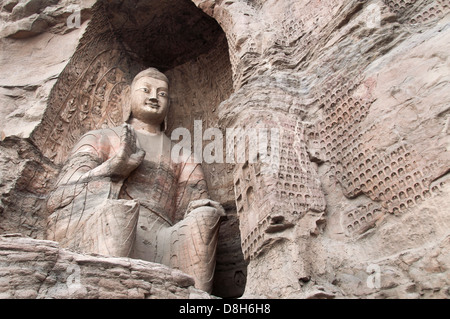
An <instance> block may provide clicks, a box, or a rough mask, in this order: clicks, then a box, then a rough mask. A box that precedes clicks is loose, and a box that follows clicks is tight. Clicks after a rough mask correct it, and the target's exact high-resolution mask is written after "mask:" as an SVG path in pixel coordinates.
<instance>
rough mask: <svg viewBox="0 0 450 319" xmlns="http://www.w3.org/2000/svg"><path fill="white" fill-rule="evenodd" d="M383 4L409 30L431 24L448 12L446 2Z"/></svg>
mask: <svg viewBox="0 0 450 319" xmlns="http://www.w3.org/2000/svg"><path fill="white" fill-rule="evenodd" d="M383 2H384V3H385V4H386V5H387V6H388V7H389V10H390V11H391V12H393V13H395V14H397V15H398V17H399V19H400V20H401V21H403V23H404V25H405V26H406V27H408V28H410V29H418V28H420V27H422V26H423V25H425V24H429V23H433V22H435V21H437V20H439V19H441V18H442V17H444V16H445V15H446V14H447V13H448V12H449V11H450V2H449V1H448V0H384V1H383Z"/></svg>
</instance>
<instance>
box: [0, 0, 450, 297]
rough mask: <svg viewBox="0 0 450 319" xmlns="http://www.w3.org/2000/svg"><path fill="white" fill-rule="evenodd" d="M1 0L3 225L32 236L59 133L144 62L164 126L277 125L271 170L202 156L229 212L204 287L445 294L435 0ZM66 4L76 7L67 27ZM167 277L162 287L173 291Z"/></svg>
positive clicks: (444, 174) (62, 140) (54, 166)
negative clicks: (161, 92) (163, 110)
mask: <svg viewBox="0 0 450 319" xmlns="http://www.w3.org/2000/svg"><path fill="white" fill-rule="evenodd" d="M75 6H76V7H75ZM1 8H2V10H1V16H0V26H1V30H0V36H1V42H0V45H1V51H0V52H1V54H0V68H1V70H2V72H1V74H0V115H1V116H0V131H1V136H2V142H1V145H0V148H1V150H2V151H1V154H0V163H1V167H0V172H1V174H2V175H1V177H0V197H1V203H0V230H1V232H2V233H4V234H5V233H16V232H20V233H22V234H23V235H26V236H30V237H32V238H35V239H36V240H41V239H44V233H45V218H46V215H45V214H46V213H45V197H46V194H47V193H48V190H49V189H50V187H51V185H52V183H53V182H54V178H55V176H56V175H57V172H58V169H59V165H60V164H61V163H62V162H63V161H64V159H65V156H66V155H67V152H68V150H69V149H70V147H71V146H72V145H73V143H74V141H75V140H76V139H77V138H79V136H81V134H83V133H84V132H86V131H88V130H90V129H92V128H96V127H102V126H111V125H116V124H117V123H119V122H120V121H122V120H123V113H124V112H125V110H123V109H122V98H123V96H124V92H126V89H127V85H128V82H129V80H130V79H131V77H132V76H133V75H134V74H135V73H136V72H137V71H138V70H139V69H141V68H142V67H145V66H154V67H157V68H160V69H162V70H163V71H165V72H166V74H167V75H168V77H169V79H170V81H171V83H173V91H174V92H176V95H175V96H174V98H173V101H172V113H171V114H172V115H171V118H170V119H169V132H171V131H172V130H173V129H175V128H177V127H180V126H182V127H186V128H189V129H190V130H191V132H193V121H194V120H200V121H202V125H203V129H206V128H209V127H219V128H220V129H221V130H222V131H223V132H224V131H225V129H227V128H240V127H242V128H251V127H259V126H261V125H262V126H265V127H277V128H278V129H279V130H280V132H281V136H280V155H281V161H280V168H279V172H278V173H277V174H275V175H271V176H261V175H258V173H254V172H256V168H255V167H253V166H252V165H250V166H249V167H250V170H248V168H246V167H245V165H232V164H227V163H214V164H210V165H205V171H206V173H207V179H208V186H209V187H210V189H211V193H212V194H213V199H214V200H217V201H219V202H221V203H222V204H223V205H224V206H225V208H226V209H227V214H228V215H229V218H228V221H227V222H226V223H225V224H224V225H223V227H222V230H221V236H222V237H221V238H222V241H220V238H219V252H218V264H217V270H216V279H215V283H216V286H215V290H214V292H213V293H215V294H217V295H220V296H224V297H236V296H240V295H242V293H244V285H243V283H244V282H245V281H246V284H245V293H244V297H246V296H264V297H270V298H286V297H298V298H309V297H310V298H314V297H316V298H319V297H323V298H332V297H337V298H340V297H341V298H342V297H344V298H345V297H354V298H373V297H375V298H385V297H394V298H448V297H449V295H450V291H449V279H448V274H449V270H448V268H449V265H450V256H449V253H448V252H449V231H448V230H449V226H450V216H449V210H448V208H447V207H446V204H447V203H448V202H449V200H450V198H449V187H450V186H449V180H448V179H449V175H448V171H449V163H450V161H449V160H450V155H449V154H450V153H449V151H450V150H449V145H450V138H449V132H450V129H449V125H450V124H449V123H450V115H449V104H450V93H449V92H450V91H449V89H448V88H449V84H448V81H449V74H450V62H449V57H448V52H450V20H449V12H450V9H449V3H448V1H444V0H436V1H426V0H420V1H403V0H402V1H400V0H398V1H397V0H384V1H381V0H373V1H357V0H340V1H331V0H330V1H328V0H327V1H318V0H317V1H315V0H312V1H294V0H283V1H242V0H236V1H219V0H217V1H214V0H206V1H201V0H198V1H197V0H194V1H188V0H186V1H182V0H171V1H164V2H158V1H108V2H106V1H78V2H77V1H75V0H72V1H48V2H43V1H31V0H29V1H2V2H1ZM76 10H79V12H80V13H81V14H80V17H81V20H80V22H81V23H80V25H79V27H69V26H68V25H67V21H66V19H67V18H68V17H69V16H70V15H71V14H73V13H74V12H75V11H76ZM107 114H110V116H107ZM283 151H285V152H283ZM251 172H253V173H251ZM250 173H251V174H250ZM249 174H250V175H249ZM244 177H249V178H244ZM238 225H239V227H240V230H238ZM266 225H269V226H266ZM264 227H266V228H264ZM274 229H275V230H276V231H274ZM5 240H6V239H5ZM7 240H8V242H11V243H12V242H15V241H17V242H18V243H19V242H20V243H23V242H24V241H26V243H27V245H29V246H27V247H31V248H27V249H29V250H31V251H32V250H33V249H34V248H32V247H37V246H38V245H39V244H38V242H36V243H35V244H33V240H32V239H26V240H25V239H18V238H15V237H12V238H8V239H7ZM46 245H47V244H46ZM48 245H50V246H51V247H53V248H52V249H57V248H56V246H55V245H56V244H54V243H53V244H48ZM241 248H242V251H241ZM5 249H7V248H2V250H1V253H2V256H6V257H4V259H3V260H4V261H3V263H5V262H6V264H5V265H6V266H3V265H4V264H3V263H2V267H3V268H2V269H3V271H6V272H8V271H9V270H8V269H9V268H11V267H15V266H14V265H15V263H14V261H13V259H11V260H9V257H8V256H10V254H6V253H5V254H3V252H4V251H5ZM36 249H37V248H36ZM35 253H38V251H36V252H35ZM65 254H70V252H65ZM39 256H40V255H39ZM39 256H37V257H36V258H37V259H35V260H40V258H41V257H39ZM11 258H12V257H11ZM24 258H28V257H24ZM33 258H34V257H33ZM77 258H78V257H77ZM79 258H81V257H79ZM84 258H88V257H84ZM89 258H90V257H89ZM244 258H245V260H244ZM43 259H44V260H45V258H44V257H43ZM8 260H9V261H8ZM110 262H111V263H114V262H115V261H114V260H113V259H111V260H110ZM127 262H128V261H127ZM247 264H248V266H247ZM92 267H94V268H95V267H96V266H92ZM127 267H128V266H127ZM145 267H147V265H146V266H145ZM148 267H150V266H148ZM151 268H152V267H150V268H149V269H151ZM11 269H12V268H11ZM11 271H12V270H11ZM149 271H150V270H149ZM12 273H13V272H11V274H12ZM2 278H3V276H2ZM11 278H12V277H11ZM43 278H44V277H43ZM45 278H46V277H45ZM83 280H84V279H83V277H82V279H81V281H82V282H83ZM36 282H39V280H37V281H36ZM40 282H41V283H42V282H46V285H47V286H45V285H44V286H43V287H47V288H45V289H46V290H45V292H44V290H43V289H40V290H39V289H38V290H36V289H35V288H30V292H29V293H24V294H23V295H21V292H20V291H21V289H22V288H20V289H18V288H11V287H16V286H14V285H13V286H11V285H9V284H8V285H7V284H3V285H0V287H1V289H2V291H4V292H3V293H5V294H8V296H11V297H20V296H26V297H52V294H55V296H67V294H66V293H67V292H54V291H53V290H51V287H50V284H48V281H47V280H45V279H44V280H41V281H40ZM17 285H22V286H21V287H25V288H26V286H27V285H31V286H32V285H33V284H31V283H23V284H20V283H17ZM31 286H30V287H31ZM94 286H95V284H92V286H90V287H91V288H92V289H93V290H95V289H97V288H94ZM175 286H176V284H175ZM5 287H7V288H5ZM17 287H19V286H17ZM33 287H34V286H33ZM130 287H131V286H130ZM25 288H24V289H25ZM14 289H16V290H17V291H18V293H17V295H15V293H14V291H12V290H14ZM126 289H132V288H126ZM174 289H175V288H174ZM177 289H178V288H177ZM177 289H175V290H176V292H173V293H168V292H167V291H165V292H164V293H163V292H161V295H160V296H163V297H175V296H188V294H187V292H186V291H185V290H186V289H184V288H180V289H179V290H177ZM183 289H184V290H183ZM31 291H34V292H33V293H32V292H31ZM96 291H98V290H96ZM144 295H145V294H144ZM5 296H6V295H5ZM92 296H93V295H89V294H85V295H80V297H92ZM95 296H97V297H98V296H100V297H102V296H106V295H99V294H97V295H95ZM122 296H123V297H127V296H131V294H128V293H124V294H123V295H122ZM139 296H142V295H139Z"/></svg>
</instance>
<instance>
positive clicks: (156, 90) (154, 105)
mask: <svg viewBox="0 0 450 319" xmlns="http://www.w3.org/2000/svg"><path fill="white" fill-rule="evenodd" d="M130 90H131V91H130V94H131V99H130V108H131V117H132V118H135V119H137V120H139V121H141V122H144V123H146V124H153V125H157V124H162V123H163V122H164V119H165V118H166V116H167V112H168V110H169V80H168V79H167V77H166V76H165V75H164V74H163V73H161V72H159V71H158V70H157V69H155V68H149V69H146V70H144V71H141V72H140V73H138V74H137V75H136V76H135V77H134V79H133V82H132V83H131V87H130Z"/></svg>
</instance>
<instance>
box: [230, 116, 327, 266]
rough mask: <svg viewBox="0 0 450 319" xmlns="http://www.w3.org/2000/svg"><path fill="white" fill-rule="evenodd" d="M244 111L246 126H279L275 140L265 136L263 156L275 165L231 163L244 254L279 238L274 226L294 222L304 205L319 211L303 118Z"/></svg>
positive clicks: (320, 200)
mask: <svg viewBox="0 0 450 319" xmlns="http://www.w3.org/2000/svg"><path fill="white" fill-rule="evenodd" d="M250 113H252V114H251V115H248V114H247V116H246V117H245V121H246V125H248V126H249V127H258V126H261V125H263V126H265V127H270V128H278V129H279V137H278V141H277V143H274V144H272V140H270V141H269V143H268V145H267V156H268V157H269V158H271V160H272V161H274V160H275V161H276V162H278V163H279V165H278V166H277V167H275V168H274V167H273V166H272V167H271V164H268V163H261V162H256V163H248V162H246V163H244V164H238V165H236V167H235V172H234V190H235V197H236V206H237V212H238V217H239V223H240V230H241V246H242V251H243V253H244V257H245V259H247V260H248V259H249V258H253V257H255V256H257V255H258V254H259V253H261V252H262V251H263V249H264V247H265V244H266V243H267V242H269V241H274V240H278V239H280V238H282V237H283V234H282V233H280V232H282V231H283V230H285V229H287V228H290V227H293V226H294V225H296V224H297V223H298V222H299V221H300V219H302V218H303V216H305V214H306V213H307V212H308V211H314V212H323V211H325V198H324V195H323V192H322V189H321V186H320V181H319V178H318V176H317V171H316V167H315V166H314V164H313V163H311V161H310V160H309V157H308V153H307V148H306V142H305V136H304V128H303V124H302V123H301V122H300V121H295V120H293V119H292V117H291V118H289V117H288V116H286V115H281V114H278V115H275V113H276V112H273V113H272V114H270V115H267V114H266V113H265V112H263V113H260V112H257V111H254V112H250ZM271 138H272V137H271ZM239 142H240V139H238V140H237V143H239ZM274 145H275V146H274ZM272 164H273V162H272Z"/></svg>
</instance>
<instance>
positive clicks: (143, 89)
mask: <svg viewBox="0 0 450 319" xmlns="http://www.w3.org/2000/svg"><path fill="white" fill-rule="evenodd" d="M139 90H141V91H142V92H145V93H148V92H149V90H148V89H147V88H140V89H139Z"/></svg>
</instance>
